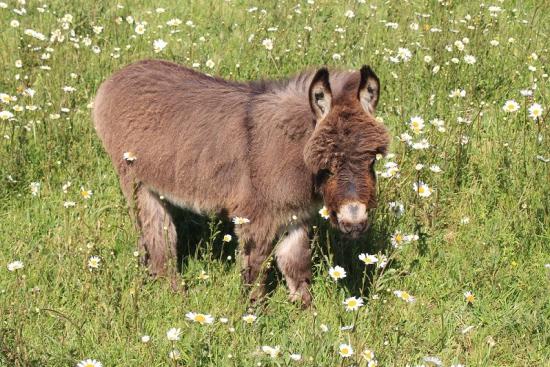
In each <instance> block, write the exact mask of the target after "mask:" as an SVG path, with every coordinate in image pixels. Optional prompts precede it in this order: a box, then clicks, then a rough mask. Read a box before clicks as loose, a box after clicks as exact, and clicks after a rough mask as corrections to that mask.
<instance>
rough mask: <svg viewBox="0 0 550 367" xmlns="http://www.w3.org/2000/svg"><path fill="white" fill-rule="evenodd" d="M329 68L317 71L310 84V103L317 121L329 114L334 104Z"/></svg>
mask: <svg viewBox="0 0 550 367" xmlns="http://www.w3.org/2000/svg"><path fill="white" fill-rule="evenodd" d="M328 77H329V75H328V70H327V68H322V69H319V71H317V73H316V74H315V76H314V77H313V80H312V81H311V85H310V86H309V105H310V106H311V110H312V111H313V113H314V114H315V117H316V118H317V121H320V120H322V119H323V118H325V117H326V115H328V113H329V112H330V109H331V106H332V92H331V90H330V83H329V80H328Z"/></svg>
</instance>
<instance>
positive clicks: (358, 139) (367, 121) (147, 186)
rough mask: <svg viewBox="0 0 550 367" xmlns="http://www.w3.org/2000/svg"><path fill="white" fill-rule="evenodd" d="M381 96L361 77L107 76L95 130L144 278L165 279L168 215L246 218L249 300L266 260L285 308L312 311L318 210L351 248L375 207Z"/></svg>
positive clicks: (168, 67)
mask: <svg viewBox="0 0 550 367" xmlns="http://www.w3.org/2000/svg"><path fill="white" fill-rule="evenodd" d="M379 91H380V83H379V79H378V77H377V76H376V74H375V73H374V72H373V71H372V69H371V68H370V67H368V66H363V67H362V68H361V70H360V71H359V72H350V71H333V72H330V75H329V71H328V70H327V69H326V68H321V69H319V70H318V71H316V72H304V73H301V74H299V75H297V76H295V77H292V78H290V79H287V80H283V81H259V82H248V83H240V82H234V81H228V80H224V79H221V78H216V77H211V76H208V75H205V74H201V73H199V72H197V71H194V70H192V69H188V68H185V67H182V66H180V65H177V64H174V63H170V62H166V61H158V60H145V61H140V62H137V63H134V64H131V65H129V66H126V67H125V68H123V69H122V70H120V71H118V72H116V73H115V74H113V75H112V76H111V77H110V78H109V79H107V80H106V81H105V82H104V83H103V84H102V85H101V86H100V88H99V90H98V92H97V95H96V97H95V100H94V107H93V120H94V123H95V128H96V130H97V133H98V135H99V137H100V138H101V140H102V142H103V145H104V147H105V149H106V151H107V152H108V154H109V155H110V157H111V159H112V161H113V165H114V167H115V169H116V171H117V173H118V175H119V180H120V185H121V188H122V191H123V193H124V195H125V197H126V199H127V200H128V201H129V202H130V203H131V204H132V205H133V207H134V208H135V211H136V217H137V223H138V226H139V227H140V230H141V237H140V239H139V248H140V250H141V251H142V252H143V253H145V254H146V255H145V256H144V259H143V260H144V262H145V264H146V265H147V266H148V268H149V271H150V272H151V273H152V274H153V275H159V276H161V275H166V274H167V272H170V271H171V270H170V269H172V268H173V267H171V266H170V265H169V261H170V259H172V258H174V257H175V255H176V249H177V243H176V242H177V233H176V225H175V223H174V218H173V217H172V216H171V214H170V213H171V210H170V209H171V208H173V207H183V208H187V209H191V210H193V211H195V212H198V213H224V214H226V215H227V216H229V217H240V218H246V219H248V221H245V220H243V221H242V222H246V223H242V222H239V221H237V223H241V224H236V225H235V233H236V234H237V237H238V238H239V244H240V258H241V263H242V276H243V280H244V283H245V284H246V285H249V286H250V285H254V286H255V287H254V289H253V291H252V292H251V296H250V297H251V299H252V300H255V299H257V298H259V297H261V296H263V295H264V283H265V279H266V274H265V272H264V271H263V268H262V265H263V264H264V263H265V262H266V260H267V259H268V258H269V257H270V256H271V255H272V254H274V255H275V259H276V262H277V265H278V267H279V269H280V270H281V272H282V273H283V275H284V277H285V279H286V283H287V285H288V288H289V291H290V298H291V300H293V301H296V300H298V301H301V302H302V304H303V306H304V307H307V306H308V305H310V303H311V299H312V296H311V294H310V291H309V285H310V282H311V276H312V273H311V248H310V243H309V239H308V229H307V228H308V227H307V222H308V219H309V218H310V217H311V216H312V213H315V208H316V205H317V208H319V207H320V206H321V201H324V205H325V206H326V208H327V209H328V212H329V215H330V222H331V223H332V224H333V225H334V226H335V227H337V228H339V229H340V230H341V231H342V232H344V233H347V234H349V235H350V236H352V237H357V236H358V235H359V234H360V233H361V232H363V231H365V229H366V228H367V226H368V219H369V218H368V214H369V209H371V208H373V207H375V206H376V177H375V171H374V163H375V157H376V155H377V154H384V153H385V152H386V149H387V146H388V144H389V136H388V132H387V130H386V128H385V127H384V126H383V125H382V124H381V123H379V122H377V121H376V120H375V118H374V117H373V115H374V111H375V108H376V105H377V103H378V98H379ZM277 238H278V241H277V243H276V241H275V240H276V239H277ZM275 245H276V246H275Z"/></svg>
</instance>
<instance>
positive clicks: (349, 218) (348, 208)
mask: <svg viewBox="0 0 550 367" xmlns="http://www.w3.org/2000/svg"><path fill="white" fill-rule="evenodd" d="M336 217H337V218H338V222H344V223H349V224H358V223H364V222H365V221H366V220H367V218H368V212H367V206H366V205H365V204H363V203H360V202H358V201H352V202H349V203H346V204H344V205H342V206H340V209H339V210H338V214H336Z"/></svg>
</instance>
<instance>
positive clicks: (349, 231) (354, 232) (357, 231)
mask: <svg viewBox="0 0 550 367" xmlns="http://www.w3.org/2000/svg"><path fill="white" fill-rule="evenodd" d="M368 228H369V223H368V222H362V223H356V224H349V223H345V222H338V229H339V230H340V232H342V233H343V234H344V235H346V236H347V237H350V238H352V239H357V238H359V236H361V235H362V234H363V233H365V231H366V230H367V229H368Z"/></svg>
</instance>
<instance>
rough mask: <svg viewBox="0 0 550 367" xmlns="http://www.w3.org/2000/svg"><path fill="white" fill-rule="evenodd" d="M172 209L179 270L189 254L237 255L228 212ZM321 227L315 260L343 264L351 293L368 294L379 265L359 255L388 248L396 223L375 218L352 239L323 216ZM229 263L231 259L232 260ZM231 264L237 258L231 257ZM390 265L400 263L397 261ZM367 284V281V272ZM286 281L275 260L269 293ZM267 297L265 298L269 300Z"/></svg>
mask: <svg viewBox="0 0 550 367" xmlns="http://www.w3.org/2000/svg"><path fill="white" fill-rule="evenodd" d="M169 212H170V214H171V215H172V217H173V219H174V223H175V225H176V230H177V234H178V247H177V249H178V254H177V255H178V256H177V264H178V272H180V273H183V272H184V270H185V268H186V264H187V261H188V259H189V258H197V259H200V258H204V259H219V260H220V261H222V262H227V260H226V259H227V257H228V256H234V255H235V253H236V250H237V247H238V239H237V237H236V235H235V233H234V225H233V223H232V222H231V221H230V219H229V218H227V216H225V215H224V213H221V214H220V215H215V216H210V217H208V216H204V215H199V214H196V213H194V212H192V211H190V210H187V209H182V208H179V207H176V206H170V207H169ZM311 224H312V225H313V226H316V227H317V233H318V234H321V235H320V236H319V235H318V236H315V234H314V231H313V230H312V231H310V232H311V233H310V238H313V237H315V238H314V239H313V240H314V250H313V251H314V253H313V259H314V261H323V260H325V261H327V262H329V264H328V265H329V266H335V265H340V266H342V267H343V268H344V269H346V272H347V276H346V278H345V279H343V280H342V281H341V284H342V285H343V286H344V287H346V288H347V290H348V291H349V293H350V294H352V295H355V296H359V295H361V296H363V297H368V295H369V293H370V289H369V287H368V285H369V284H370V279H372V276H373V273H374V270H375V269H376V268H375V266H368V267H366V266H365V265H364V264H363V263H362V262H361V261H360V260H359V258H358V256H359V254H361V253H369V254H376V253H378V252H379V251H380V252H384V249H385V248H386V247H387V246H388V242H389V238H390V237H391V234H392V233H393V231H394V224H393V223H388V222H385V221H381V220H378V221H376V220H375V221H374V223H373V225H372V226H371V227H370V228H369V230H368V231H367V232H366V233H365V234H363V235H362V236H361V237H360V238H358V239H350V238H349V237H346V236H345V235H343V234H341V233H340V232H338V231H337V230H335V229H333V228H331V227H330V225H329V224H328V223H327V222H325V221H323V220H321V219H319V220H317V221H313V223H311ZM225 234H230V235H231V236H232V237H233V240H232V241H231V242H229V243H225V242H222V238H223V236H224V235H225ZM228 263H229V262H228ZM230 263H231V266H235V262H233V261H231V262H230ZM388 266H398V264H396V263H395V262H393V263H392V264H388ZM365 271H366V272H367V273H366V278H365V285H363V281H364V276H365ZM283 283H284V277H283V275H282V274H281V272H280V271H279V270H278V268H277V266H276V262H275V261H273V262H272V265H271V267H270V268H269V269H267V282H266V292H267V297H266V299H265V300H268V299H269V296H270V295H271V294H272V293H273V292H274V291H275V290H276V289H277V287H278V286H279V285H282V284H283ZM242 289H243V296H245V295H246V296H247V295H248V289H247V288H245V287H242ZM265 300H264V301H265Z"/></svg>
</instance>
